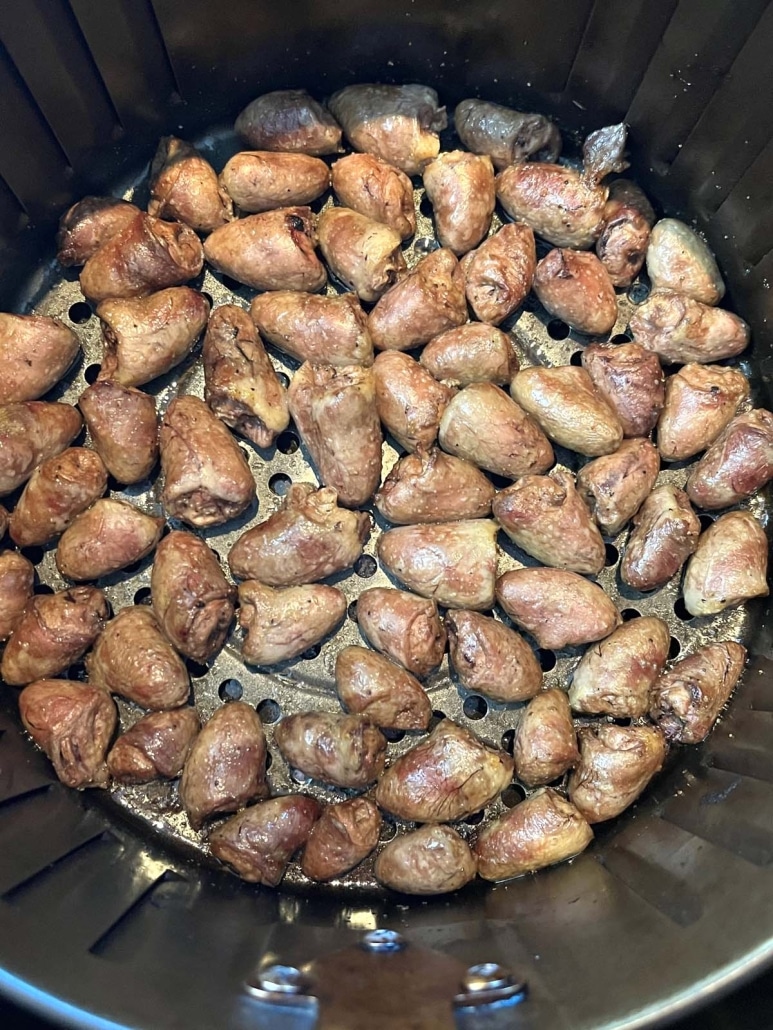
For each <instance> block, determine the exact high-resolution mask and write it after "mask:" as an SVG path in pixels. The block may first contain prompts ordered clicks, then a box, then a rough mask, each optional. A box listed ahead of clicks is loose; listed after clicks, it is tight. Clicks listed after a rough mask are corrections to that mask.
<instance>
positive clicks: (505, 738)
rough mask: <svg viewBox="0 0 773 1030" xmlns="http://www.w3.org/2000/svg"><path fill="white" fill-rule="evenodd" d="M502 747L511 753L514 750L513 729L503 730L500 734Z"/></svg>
mask: <svg viewBox="0 0 773 1030" xmlns="http://www.w3.org/2000/svg"><path fill="white" fill-rule="evenodd" d="M502 749H503V750H504V751H506V752H507V753H508V755H511V754H512V753H513V752H514V751H515V730H505V732H504V733H503V734H502Z"/></svg>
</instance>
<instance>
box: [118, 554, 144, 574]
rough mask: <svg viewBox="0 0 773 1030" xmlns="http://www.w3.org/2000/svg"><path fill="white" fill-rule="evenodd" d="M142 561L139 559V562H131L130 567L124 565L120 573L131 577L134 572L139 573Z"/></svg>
mask: <svg viewBox="0 0 773 1030" xmlns="http://www.w3.org/2000/svg"><path fill="white" fill-rule="evenodd" d="M143 560H144V559H142V558H140V560H139V561H133V562H132V563H131V565H124V567H123V569H122V570H121V571H122V572H125V573H126V574H127V575H129V576H133V575H134V573H135V572H139V571H140V568H141V566H142V562H143Z"/></svg>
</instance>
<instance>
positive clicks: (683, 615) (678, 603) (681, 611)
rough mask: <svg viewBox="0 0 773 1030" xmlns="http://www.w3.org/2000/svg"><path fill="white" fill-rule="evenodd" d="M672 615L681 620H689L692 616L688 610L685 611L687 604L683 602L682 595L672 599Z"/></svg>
mask: <svg viewBox="0 0 773 1030" xmlns="http://www.w3.org/2000/svg"><path fill="white" fill-rule="evenodd" d="M674 615H676V617H677V619H681V620H682V622H689V621H690V619H691V618H692V615H691V614H690V612H688V611H687V605H686V604H685V603H684V598H683V597H677V599H676V600H675V601H674Z"/></svg>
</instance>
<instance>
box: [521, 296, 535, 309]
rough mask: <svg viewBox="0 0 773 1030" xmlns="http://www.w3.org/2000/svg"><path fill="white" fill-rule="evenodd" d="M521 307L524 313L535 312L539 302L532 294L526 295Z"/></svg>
mask: <svg viewBox="0 0 773 1030" xmlns="http://www.w3.org/2000/svg"><path fill="white" fill-rule="evenodd" d="M521 307H522V308H523V310H524V311H536V310H537V308H538V307H539V302H538V301H537V298H536V297H535V296H534V294H533V293H528V294H527V295H526V298H525V299H524V302H523V304H522V305H521Z"/></svg>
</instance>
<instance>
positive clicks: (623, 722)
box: [612, 719, 633, 726]
mask: <svg viewBox="0 0 773 1030" xmlns="http://www.w3.org/2000/svg"><path fill="white" fill-rule="evenodd" d="M612 722H613V723H614V724H615V726H632V725H633V719H613V720H612Z"/></svg>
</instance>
